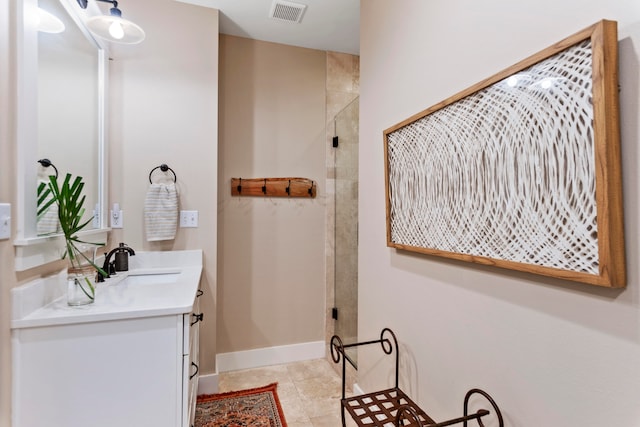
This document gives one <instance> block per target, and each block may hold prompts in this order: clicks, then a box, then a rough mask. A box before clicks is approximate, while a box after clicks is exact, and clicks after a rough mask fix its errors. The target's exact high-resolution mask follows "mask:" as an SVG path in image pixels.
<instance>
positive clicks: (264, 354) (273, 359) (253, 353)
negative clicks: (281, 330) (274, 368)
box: [216, 341, 326, 372]
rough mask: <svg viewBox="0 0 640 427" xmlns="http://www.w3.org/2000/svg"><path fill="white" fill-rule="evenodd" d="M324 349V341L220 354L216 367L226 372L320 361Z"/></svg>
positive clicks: (217, 356) (323, 354)
mask: <svg viewBox="0 0 640 427" xmlns="http://www.w3.org/2000/svg"><path fill="white" fill-rule="evenodd" d="M325 347H326V344H325V342H324V341H313V342H307V343H301V344H291V345H282V346H277V347H265V348H258V349H255V350H245V351H236V352H232V353H220V354H217V355H216V367H217V369H218V372H228V371H237V370H240V369H251V368H261V367H263V366H271V365H281V364H283V363H292V362H301V361H304V360H312V359H322V358H324V357H325V356H326V349H325Z"/></svg>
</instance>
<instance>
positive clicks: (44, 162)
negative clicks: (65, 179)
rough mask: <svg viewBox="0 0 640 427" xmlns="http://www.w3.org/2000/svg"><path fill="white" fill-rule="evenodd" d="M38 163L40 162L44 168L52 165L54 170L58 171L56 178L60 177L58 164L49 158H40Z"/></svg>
mask: <svg viewBox="0 0 640 427" xmlns="http://www.w3.org/2000/svg"><path fill="white" fill-rule="evenodd" d="M38 163H40V164H41V165H42V167H43V168H48V167H49V166H52V167H53V170H55V171H56V178H57V177H58V168H57V167H56V165H54V164H53V163H51V160H49V159H40V160H38Z"/></svg>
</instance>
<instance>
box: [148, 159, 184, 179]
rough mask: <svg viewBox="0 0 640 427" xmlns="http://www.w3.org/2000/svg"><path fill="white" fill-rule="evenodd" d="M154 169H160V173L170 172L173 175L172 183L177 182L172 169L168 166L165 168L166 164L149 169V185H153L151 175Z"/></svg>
mask: <svg viewBox="0 0 640 427" xmlns="http://www.w3.org/2000/svg"><path fill="white" fill-rule="evenodd" d="M156 169H160V170H161V171H162V172H166V171H171V173H172V174H173V182H176V181H178V176H177V175H176V173H175V172H174V171H173V169H171V168H170V167H169V166H167V165H166V164H164V163H163V164H161V165H160V166H156V167H155V168H153V169H151V172H149V183H150V184H153V181H151V174H152V173H153V171H154V170H156Z"/></svg>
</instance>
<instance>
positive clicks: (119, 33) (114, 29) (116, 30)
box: [109, 21, 124, 40]
mask: <svg viewBox="0 0 640 427" xmlns="http://www.w3.org/2000/svg"><path fill="white" fill-rule="evenodd" d="M109 34H111V37H113V38H114V39H118V40H120V39H121V38H123V37H124V29H123V28H122V24H121V23H120V22H118V21H114V22H113V23H112V24H111V25H110V26H109Z"/></svg>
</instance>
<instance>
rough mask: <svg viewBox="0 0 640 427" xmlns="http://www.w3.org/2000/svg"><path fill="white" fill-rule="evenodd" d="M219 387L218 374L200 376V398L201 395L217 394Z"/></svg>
mask: <svg viewBox="0 0 640 427" xmlns="http://www.w3.org/2000/svg"><path fill="white" fill-rule="evenodd" d="M218 390H219V387H218V373H217V372H216V373H215V374H207V375H198V396H200V395H201V394H216V393H217V392H218Z"/></svg>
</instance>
